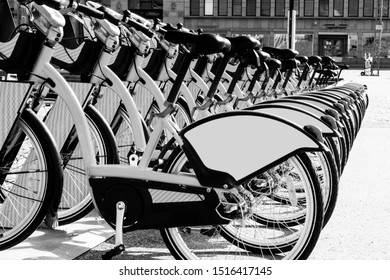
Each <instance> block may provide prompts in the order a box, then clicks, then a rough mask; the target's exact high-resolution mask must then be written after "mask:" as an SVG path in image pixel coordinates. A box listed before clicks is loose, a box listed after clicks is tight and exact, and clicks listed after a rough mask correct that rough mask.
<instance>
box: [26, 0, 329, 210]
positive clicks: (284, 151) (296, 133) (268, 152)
mask: <svg viewBox="0 0 390 280" xmlns="http://www.w3.org/2000/svg"><path fill="white" fill-rule="evenodd" d="M33 6H34V7H35V9H36V10H37V11H38V12H39V13H41V15H40V17H38V18H37V19H36V22H37V26H38V27H40V29H41V30H42V31H44V34H46V37H47V39H46V41H45V44H44V46H43V48H42V51H41V53H40V54H39V56H38V59H37V61H36V64H35V66H34V69H33V75H31V80H32V81H34V82H35V86H37V85H38V86H39V85H41V84H45V85H47V86H48V87H49V88H50V89H51V90H53V91H54V92H56V93H57V94H58V95H59V96H60V97H61V98H62V99H63V101H64V103H65V104H66V105H67V107H68V109H69V112H70V114H71V116H72V119H73V122H74V124H75V128H76V131H77V135H78V140H79V144H80V147H81V151H82V156H83V161H84V167H85V170H86V176H87V178H88V179H89V178H107V177H110V178H123V179H133V180H134V179H135V180H142V181H145V182H149V181H154V182H156V183H170V184H175V185H177V186H179V187H180V186H193V187H198V188H204V189H209V186H204V185H202V184H201V183H200V181H199V179H198V178H197V177H196V176H193V175H184V174H169V173H162V172H159V171H154V170H153V169H152V168H150V167H149V163H150V161H151V158H152V155H153V153H154V151H155V148H156V146H157V143H158V142H159V139H160V137H161V134H162V133H163V131H164V132H166V131H168V132H169V133H170V134H172V135H173V137H174V138H175V140H176V142H177V143H178V145H180V146H183V145H184V140H186V141H187V142H188V145H189V146H191V147H192V148H193V150H194V152H195V153H196V155H198V156H199V159H200V160H201V162H202V163H203V164H204V166H205V167H206V168H209V169H210V170H218V171H219V172H224V173H226V174H228V175H229V176H230V177H231V178H233V179H234V180H236V182H241V181H244V180H247V179H248V177H249V176H251V174H253V173H255V172H259V171H260V170H263V168H267V166H269V165H271V164H272V163H275V162H277V161H278V160H281V159H282V158H284V157H286V156H287V155H291V154H292V153H296V152H298V151H301V150H302V149H309V150H318V149H321V150H322V149H324V147H323V145H322V144H321V143H320V142H318V141H317V140H315V138H314V137H313V136H312V135H311V136H309V134H308V133H306V132H304V131H303V130H302V129H300V128H298V127H297V126H295V125H293V124H292V123H289V122H288V121H284V120H281V119H278V118H276V117H273V116H270V115H266V114H259V113H254V112H242V111H241V112H232V114H225V115H222V114H219V115H218V116H214V117H211V118H210V119H208V120H203V121H200V122H198V123H196V124H194V125H192V126H188V127H187V129H186V130H185V131H183V132H181V133H180V135H179V134H178V128H177V126H176V124H175V123H174V121H173V120H172V119H171V117H170V113H169V112H170V110H171V107H170V106H169V104H168V105H167V109H166V110H168V111H167V113H166V114H161V116H157V121H156V123H157V124H156V125H155V129H154V130H153V132H152V133H151V135H150V139H149V141H148V143H147V145H146V147H145V151H144V154H143V156H142V158H141V161H140V163H139V165H137V166H130V165H97V164H96V158H95V153H94V151H93V149H92V143H93V142H92V138H91V134H90V132H89V126H88V123H87V119H86V117H85V114H84V111H83V109H82V107H81V105H80V102H79V100H78V98H77V97H76V95H75V93H74V92H73V90H72V88H71V87H70V86H69V85H68V83H67V82H66V80H65V79H64V78H63V77H62V76H61V74H60V73H59V72H57V71H56V69H55V68H54V67H53V66H52V65H51V64H50V59H51V57H52V55H53V53H54V46H55V45H56V43H57V42H58V41H59V40H60V39H61V37H62V34H63V29H62V27H63V26H64V24H65V20H64V18H63V17H62V15H61V14H60V13H59V12H57V11H55V10H53V9H51V8H49V7H46V6H39V5H36V4H35V3H34V4H33ZM41 20H45V21H48V22H49V24H47V23H48V22H46V24H45V25H39V23H40V21H41ZM48 25H50V27H47V26H48ZM103 69H104V68H103ZM103 71H105V72H104V74H107V75H106V76H105V77H107V78H109V79H112V81H117V80H118V79H119V78H117V77H116V76H115V75H113V73H112V72H111V71H107V70H103ZM121 84H122V83H121ZM122 85H123V84H122ZM117 86H118V87H117V88H116V90H118V91H120V92H125V91H124V90H123V88H125V87H124V85H123V88H122V87H121V86H119V83H118V85H117ZM126 92H127V91H126ZM243 124H245V126H244V125H243ZM226 127H229V128H230V129H231V130H226ZM254 127H255V128H258V127H261V128H264V129H266V130H267V129H274V130H275V133H272V134H271V135H272V137H263V130H262V129H253V128H254ZM205 135H207V136H208V137H210V140H209V141H206V142H205V141H204V137H205ZM283 135H289V136H290V138H291V141H288V142H287V143H284V142H285V141H282V139H283V137H282V136H283ZM243 137H244V138H245V139H247V142H248V143H247V145H248V146H249V147H258V148H257V149H255V150H254V151H253V150H252V149H246V150H243V151H241V152H240V153H238V154H236V155H235V156H234V161H231V156H230V155H229V153H227V151H229V150H230V149H231V143H238V142H239V141H240V140H241V139H242V138H243ZM228 138H229V141H226V139H228ZM259 141H260V142H261V143H259ZM277 141H279V142H280V141H282V142H283V145H282V142H280V143H279V145H280V146H279V145H278V143H277ZM275 143H276V145H278V149H268V148H267V147H269V146H270V145H273V144H275ZM183 147H184V146H183ZM216 147H217V148H216ZM191 153H192V152H191ZM191 156H192V155H191ZM264 170H265V169H264ZM206 176H210V175H206ZM208 178H209V177H206V179H205V180H208ZM203 179H204V178H203ZM206 185H207V183H206ZM129 187H130V186H129ZM221 187H222V186H221ZM89 191H90V193H91V197H92V198H93V199H92V200H93V202H94V204H95V206H96V205H97V203H96V201H95V197H94V195H93V191H92V188H91V186H90V187H89ZM226 191H232V192H233V191H235V192H237V189H236V188H231V189H230V190H226Z"/></svg>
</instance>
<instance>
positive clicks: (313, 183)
mask: <svg viewBox="0 0 390 280" xmlns="http://www.w3.org/2000/svg"><path fill="white" fill-rule="evenodd" d="M283 165H288V166H289V169H290V170H289V174H291V175H289V176H293V178H291V180H292V181H293V182H294V187H295V188H296V189H299V190H300V193H299V196H300V199H301V201H303V202H302V203H296V204H292V203H289V204H286V203H280V202H278V201H276V200H273V199H270V193H269V192H276V191H277V189H274V190H271V189H270V190H268V192H265V191H263V194H261V193H258V195H257V196H256V198H255V199H256V203H254V204H253V205H252V212H251V214H249V215H245V216H242V217H241V218H235V219H232V221H231V222H230V223H229V224H228V225H226V226H215V225H210V226H208V227H205V226H202V227H182V228H163V229H161V235H162V237H163V240H164V241H165V243H166V245H167V247H168V249H169V250H170V252H171V254H172V255H173V256H174V257H175V258H177V259H239V260H246V259H248V260H249V259H306V258H308V256H309V255H310V253H311V251H312V250H313V248H314V246H315V244H316V242H317V240H318V237H319V234H320V232H321V228H322V219H323V205H322V196H321V189H320V185H319V182H318V180H317V178H316V173H315V171H314V170H313V168H312V165H311V163H310V160H309V159H308V157H307V156H306V155H305V154H301V155H299V156H295V157H291V158H289V159H288V160H286V161H285V162H284V163H282V164H280V165H278V166H276V167H275V168H276V169H278V168H281V169H284V168H285V167H284V166H283ZM168 166H169V167H168V168H167V171H168V172H170V173H176V174H177V173H192V171H193V170H192V168H191V166H190V165H189V163H188V161H187V158H186V156H185V155H184V153H183V152H181V153H178V154H177V155H176V156H175V157H174V159H172V160H171V161H170V164H169V165H168ZM253 179H257V178H253ZM243 187H245V188H246V186H245V184H244V185H243ZM303 214H304V219H302V215H303ZM259 216H262V217H263V218H265V217H266V218H268V219H273V220H283V219H289V220H292V219H294V216H295V217H297V219H299V221H297V222H296V223H295V224H294V225H292V226H287V225H285V224H283V223H273V224H272V225H267V224H263V223H259V222H257V221H256V218H258V217H259Z"/></svg>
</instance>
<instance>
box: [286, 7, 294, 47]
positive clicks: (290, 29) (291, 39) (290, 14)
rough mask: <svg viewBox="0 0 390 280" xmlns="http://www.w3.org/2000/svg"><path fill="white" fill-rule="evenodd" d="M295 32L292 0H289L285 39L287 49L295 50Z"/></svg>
mask: <svg viewBox="0 0 390 280" xmlns="http://www.w3.org/2000/svg"><path fill="white" fill-rule="evenodd" d="M295 31H296V11H295V10H294V0H290V3H289V10H288V17H287V37H288V48H290V49H295Z"/></svg>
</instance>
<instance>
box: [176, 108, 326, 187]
mask: <svg viewBox="0 0 390 280" xmlns="http://www.w3.org/2000/svg"><path fill="white" fill-rule="evenodd" d="M181 135H182V137H183V141H184V146H183V149H184V151H185V152H186V155H187V156H188V158H190V159H197V160H198V163H200V165H203V167H204V168H203V171H204V170H206V171H204V172H203V173H204V174H201V175H200V176H199V174H198V172H197V175H198V179H199V181H200V182H201V183H202V184H203V183H206V184H210V183H209V182H208V179H210V174H212V175H211V177H212V176H214V177H215V176H219V174H220V173H223V174H229V175H230V178H232V179H234V181H235V182H234V183H241V182H243V181H245V180H246V179H248V178H249V176H251V175H252V174H254V173H257V172H263V171H265V170H268V169H269V168H270V167H272V166H273V165H275V164H277V163H279V162H282V161H283V159H287V158H288V157H290V156H292V155H294V154H297V153H299V152H303V151H318V150H323V149H325V148H324V145H323V144H322V143H321V142H320V141H318V140H317V139H316V138H315V137H314V136H313V135H311V134H310V133H309V132H307V131H306V130H304V129H302V128H300V127H298V126H297V125H295V124H293V123H290V122H288V121H286V120H283V119H281V118H278V117H275V116H272V115H268V114H264V113H258V112H252V111H234V112H227V113H221V114H218V115H213V116H210V117H207V118H204V119H202V120H200V121H197V122H195V123H193V124H191V125H189V126H188V127H186V128H185V129H183V131H182V132H181ZM195 170H196V168H195ZM209 171H210V172H209ZM202 176H203V177H204V178H202ZM199 177H200V178H199ZM207 177H209V178H207ZM228 177H229V176H228ZM214 179H215V180H216V181H217V182H218V183H220V182H219V181H218V180H219V179H218V178H214ZM217 182H216V183H215V185H218V183H217ZM211 185H213V184H211ZM220 187H221V186H220Z"/></svg>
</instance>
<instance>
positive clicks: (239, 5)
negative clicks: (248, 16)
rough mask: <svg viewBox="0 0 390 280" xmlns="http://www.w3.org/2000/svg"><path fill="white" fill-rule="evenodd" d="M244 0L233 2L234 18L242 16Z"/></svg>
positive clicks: (234, 0)
mask: <svg viewBox="0 0 390 280" xmlns="http://www.w3.org/2000/svg"><path fill="white" fill-rule="evenodd" d="M241 10H242V0H233V11H232V15H233V16H241V13H242V11H241Z"/></svg>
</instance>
